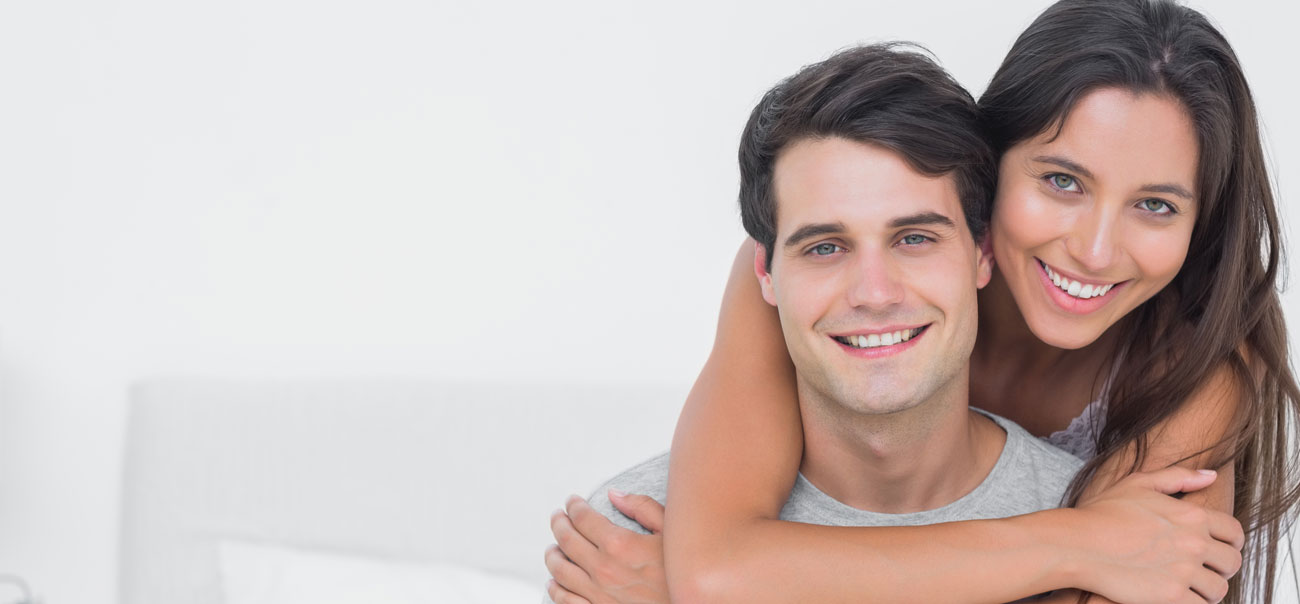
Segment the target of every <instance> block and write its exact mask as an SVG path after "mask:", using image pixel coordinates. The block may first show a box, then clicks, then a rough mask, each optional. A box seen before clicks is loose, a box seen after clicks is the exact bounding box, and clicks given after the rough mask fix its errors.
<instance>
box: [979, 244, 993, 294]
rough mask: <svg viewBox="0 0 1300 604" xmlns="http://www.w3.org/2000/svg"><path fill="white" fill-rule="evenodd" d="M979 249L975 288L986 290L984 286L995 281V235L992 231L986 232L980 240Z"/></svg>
mask: <svg viewBox="0 0 1300 604" xmlns="http://www.w3.org/2000/svg"><path fill="white" fill-rule="evenodd" d="M977 249H978V253H979V259H978V260H977V262H978V263H979V264H978V266H977V267H976V268H975V271H976V272H975V287H977V288H979V289H984V286H985V285H988V284H989V281H990V280H991V279H993V263H994V260H993V233H992V232H991V231H989V230H985V231H984V237H983V238H982V239H980V242H979V245H978V246H977Z"/></svg>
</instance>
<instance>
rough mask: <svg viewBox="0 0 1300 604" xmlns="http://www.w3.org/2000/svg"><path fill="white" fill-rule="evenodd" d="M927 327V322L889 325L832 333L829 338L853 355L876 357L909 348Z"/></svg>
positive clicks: (928, 325)
mask: <svg viewBox="0 0 1300 604" xmlns="http://www.w3.org/2000/svg"><path fill="white" fill-rule="evenodd" d="M929 327H930V324H929V323H927V324H925V325H920V326H917V327H897V328H895V327H890V328H885V329H879V330H863V331H855V332H851V333H843V334H834V335H831V336H830V338H831V339H832V340H835V342H836V343H837V344H839V345H840V347H841V348H843V349H845V350H846V351H849V352H850V353H852V354H854V356H863V357H867V358H877V357H881V356H888V355H891V354H894V353H897V352H902V351H903V350H905V349H907V348H911V347H912V344H913V341H914V340H916V339H918V338H920V337H921V334H923V333H925V331H926V329H928V328H929Z"/></svg>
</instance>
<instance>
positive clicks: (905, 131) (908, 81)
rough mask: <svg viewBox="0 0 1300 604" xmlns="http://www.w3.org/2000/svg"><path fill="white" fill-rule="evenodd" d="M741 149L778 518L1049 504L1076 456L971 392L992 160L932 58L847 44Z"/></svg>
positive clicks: (996, 511)
mask: <svg viewBox="0 0 1300 604" xmlns="http://www.w3.org/2000/svg"><path fill="white" fill-rule="evenodd" d="M740 163H741V192H740V202H741V212H742V218H743V221H744V224H745V228H746V230H747V231H748V232H749V234H750V235H751V236H752V237H753V238H754V240H755V241H756V242H757V245H756V254H755V260H754V272H755V274H756V276H757V278H758V279H759V281H760V283H761V286H762V291H763V296H764V298H765V299H766V300H767V301H768V302H769V303H770V304H772V305H774V306H776V308H777V311H778V314H779V315H780V321H781V328H782V331H783V333H784V335H785V341H786V345H787V347H788V348H789V352H790V357H791V359H792V360H793V361H794V364H795V369H796V374H797V383H798V393H799V405H800V413H801V415H802V419H803V430H804V442H805V448H804V456H803V461H802V465H801V467H800V475H799V477H798V479H797V482H796V484H795V485H794V489H793V491H792V493H791V494H790V498H789V500H788V501H787V502H786V504H785V507H784V509H783V511H782V513H781V516H782V518H783V519H786V520H793V521H798V522H804V523H810V524H827V525H858V526H878V525H879V526H884V525H913V524H932V523H940V522H948V521H953V520H966V519H976V518H995V517H1006V516H1013V515H1018V514H1023V513H1028V512H1033V511H1037V510H1041V509H1046V508H1051V507H1056V506H1058V505H1059V504H1060V502H1061V498H1062V495H1063V493H1064V491H1065V488H1066V486H1067V485H1068V483H1069V480H1070V478H1071V477H1072V476H1073V474H1074V472H1075V470H1076V469H1077V468H1078V467H1079V465H1080V462H1079V461H1078V460H1077V459H1075V458H1074V457H1072V456H1071V455H1069V454H1067V453H1065V452H1063V451H1060V450H1058V449H1055V448H1053V447H1051V446H1050V445H1047V444H1045V443H1043V442H1042V441H1040V440H1038V439H1036V438H1034V437H1032V436H1031V435H1029V434H1028V433H1027V432H1026V431H1025V430H1024V429H1022V428H1020V427H1019V426H1017V425H1015V424H1014V423H1011V422H1009V421H1007V420H1005V419H1002V418H998V417H994V416H991V415H988V414H985V413H982V412H978V411H974V410H971V409H970V408H969V407H968V404H967V387H968V386H967V381H968V375H969V356H970V353H971V349H972V347H973V346H974V342H975V332H976V323H977V315H976V302H975V296H976V291H977V289H978V288H980V287H983V286H984V285H985V284H987V283H988V281H989V279H990V276H991V271H992V258H991V255H990V253H989V251H988V247H987V246H983V245H982V243H984V241H983V238H984V236H985V232H986V227H987V220H988V215H989V203H990V200H991V198H992V192H993V187H994V172H995V159H994V153H993V151H992V149H991V148H990V147H989V145H988V143H987V142H986V141H985V140H984V138H983V137H982V136H981V134H980V130H979V128H978V125H977V120H976V114H975V104H974V102H973V100H972V99H971V98H970V96H969V94H967V93H966V92H965V90H963V89H962V88H961V87H960V86H959V85H958V84H957V83H956V82H955V81H953V80H952V79H951V77H950V76H948V75H947V74H946V73H945V72H944V71H943V70H942V69H941V68H939V67H938V66H937V65H935V64H934V63H933V62H931V61H930V60H929V59H928V58H926V57H925V56H923V55H921V54H918V53H915V52H912V51H909V50H903V49H899V48H897V47H896V46H892V45H877V46H866V47H861V48H855V49H851V50H847V51H844V52H841V53H839V54H837V55H835V56H833V57H831V58H830V59H828V60H826V61H823V62H821V63H818V64H815V65H812V66H809V67H806V68H805V69H803V70H802V71H800V72H799V73H798V74H796V75H794V76H793V77H791V78H790V79H787V80H786V81H784V82H782V83H781V84H779V85H777V86H776V87H775V88H774V89H773V90H771V91H770V92H769V93H768V94H767V95H766V96H765V97H764V98H763V99H762V101H760V102H759V104H758V106H757V107H756V108H755V109H754V112H753V114H752V115H751V117H750V120H749V123H748V125H747V126H746V128H745V132H744V136H743V138H742V142H741V153H740ZM667 475H668V458H667V455H662V456H659V457H657V458H654V459H651V460H650V461H647V462H645V463H643V464H640V465H638V466H636V467H634V468H632V469H630V470H628V471H627V472H624V473H623V474H620V475H619V476H617V477H615V478H614V479H613V480H611V481H609V482H608V483H607V484H605V485H604V486H602V487H601V488H600V489H597V491H596V496H594V497H592V501H591V504H590V505H591V506H592V507H593V508H595V509H596V510H598V511H599V512H600V513H602V514H603V515H604V516H606V517H608V518H609V519H610V520H611V521H612V522H613V523H614V524H617V525H619V526H623V527H626V528H630V529H633V530H638V531H641V532H645V531H644V529H642V528H641V526H640V525H638V524H637V523H636V522H634V521H633V520H631V519H629V518H627V517H625V516H623V515H622V514H621V513H619V512H618V511H617V510H616V509H615V508H614V507H613V506H612V505H610V503H609V502H608V500H607V498H606V497H605V494H606V492H607V491H609V490H610V489H613V490H615V491H622V492H629V493H645V494H648V495H650V496H651V497H653V498H655V499H657V500H659V501H663V500H664V499H665V495H666V483H667ZM617 496H618V495H617V494H616V495H615V497H617ZM575 522H577V520H576V519H575ZM553 526H554V525H553ZM558 534H560V533H559V532H557V535H558ZM562 544H563V543H562ZM557 555H558V556H559V557H560V559H562V558H563V556H562V554H558V552H551V553H548V567H553V568H552V570H553V574H554V572H555V568H554V564H553V563H558V562H559V559H556V556H557ZM556 578H557V579H560V577H559V576H558V575H557V577H556Z"/></svg>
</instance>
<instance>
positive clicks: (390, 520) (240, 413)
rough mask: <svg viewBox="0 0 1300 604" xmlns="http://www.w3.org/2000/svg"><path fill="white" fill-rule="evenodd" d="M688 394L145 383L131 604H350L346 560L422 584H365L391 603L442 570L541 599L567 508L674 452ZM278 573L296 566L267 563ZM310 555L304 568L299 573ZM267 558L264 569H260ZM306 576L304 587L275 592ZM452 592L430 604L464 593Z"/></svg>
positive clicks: (126, 514)
mask: <svg viewBox="0 0 1300 604" xmlns="http://www.w3.org/2000/svg"><path fill="white" fill-rule="evenodd" d="M686 390H687V388H686V387H685V386H684V385H635V384H632V385H629V384H616V385H613V384H612V385H590V384H587V385H566V384H487V383H459V384H453V383H433V382H421V381H392V380H353V381H233V380H201V379H159V380H150V381H146V382H143V383H140V384H139V385H137V386H136V387H134V388H133V391H132V393H131V414H130V420H129V426H128V435H127V450H126V457H125V475H124V478H123V480H124V488H123V501H122V529H121V530H122V532H121V552H120V554H121V555H120V561H121V562H120V581H119V591H120V593H119V596H120V598H119V601H120V602H122V603H123V604H246V603H251V602H272V601H275V602H293V601H299V600H301V601H318V602H319V601H320V600H319V595H318V596H314V597H313V596H310V595H309V594H310V590H311V589H313V588H314V589H317V590H318V592H322V593H329V594H333V596H334V597H335V601H343V600H342V599H340V598H343V596H342V595H339V594H340V593H341V592H343V591H346V589H344V588H341V587H338V586H335V585H334V584H333V583H331V582H337V581H341V580H343V579H341V577H346V576H350V575H349V574H348V573H352V574H353V575H357V576H358V577H360V578H358V579H357V580H363V578H368V579H369V580H370V581H371V582H372V583H374V582H376V580H375V579H374V578H375V577H389V578H388V579H385V580H382V581H378V582H382V583H386V584H389V585H392V584H394V583H401V582H402V581H405V580H408V579H409V580H410V581H417V578H418V580H419V581H423V583H422V585H423V589H424V590H425V591H423V592H420V593H421V594H424V595H421V596H420V597H419V598H415V597H414V596H411V595H410V594H407V595H406V596H402V597H408V596H409V599H407V600H403V599H401V597H389V596H384V595H382V594H379V592H374V593H373V594H372V595H373V596H374V597H373V598H372V597H366V599H369V600H372V601H374V602H379V601H382V600H388V601H392V602H399V601H400V602H407V601H412V602H413V601H417V600H418V601H421V602H423V601H426V598H434V596H435V594H434V593H433V588H432V587H430V586H433V585H441V583H438V581H452V582H453V583H455V582H457V581H459V582H460V583H459V584H460V585H461V587H462V588H465V589H469V588H466V587H464V586H466V585H480V586H481V585H486V584H481V583H473V581H479V580H482V581H497V580H500V581H509V582H513V585H515V586H516V587H518V586H520V585H524V586H527V590H529V591H530V592H531V593H530V597H531V599H530V601H533V602H535V601H538V600H539V599H540V597H541V594H542V584H543V581H544V579H545V578H546V572H545V568H544V567H543V565H542V562H541V560H542V552H543V548H544V547H545V545H546V544H548V543H550V541H551V540H550V533H549V530H548V516H549V514H550V512H551V511H552V510H554V509H556V508H557V507H559V506H560V505H561V504H562V502H563V500H564V498H565V497H566V496H567V495H568V494H570V493H575V492H576V493H581V494H584V495H585V494H587V493H588V492H589V491H590V490H591V489H592V488H593V487H595V486H596V485H598V484H600V483H601V482H602V481H603V480H605V479H607V478H609V477H610V476H612V475H614V474H616V473H617V472H619V471H620V470H621V469H623V468H625V467H627V466H629V465H632V464H634V463H636V462H638V461H641V460H643V459H645V458H648V457H650V456H652V455H654V454H656V453H658V452H661V451H663V450H665V449H667V447H668V445H669V441H670V439H671V435H672V428H673V425H674V422H675V421H676V417H677V413H678V411H679V409H680V406H681V401H682V400H684V397H685V393H686ZM258 556H261V557H258ZM277 556H278V557H277ZM286 556H288V558H286ZM289 559H292V562H286V560H289ZM276 565H279V566H276ZM273 566H275V567H276V568H279V569H280V570H277V571H276V572H278V573H280V575H279V576H271V574H273V573H270V571H267V570H266V569H268V568H270V567H273ZM309 567H310V568H311V569H313V570H311V571H310V572H307V571H303V572H299V573H298V575H296V576H295V577H294V578H293V579H292V580H290V579H288V578H286V577H287V576H288V570H285V569H290V568H296V569H298V570H301V569H303V568H309ZM358 569H360V570H358ZM394 569H396V570H394ZM421 569H423V571H427V572H423V571H422V572H423V574H419V575H417V574H413V573H417V571H421ZM381 570H383V571H388V572H389V574H387V575H384V574H382V573H380V571H381ZM253 571H257V572H260V573H262V575H263V576H261V577H259V578H256V579H249V578H248V577H247V576H246V575H248V574H249V573H250V572H253ZM241 573H242V574H243V575H245V576H242V577H240V576H235V575H240V574H241ZM313 573H314V574H313ZM374 573H380V574H374ZM393 573H396V574H393ZM402 573H406V574H402ZM393 577H405V578H406V579H402V580H395V579H393ZM439 577H441V579H439ZM448 577H451V578H450V579H448ZM467 577H468V578H467ZM426 579H427V580H426ZM238 581H243V584H242V585H241V584H239V583H238ZM276 581H278V583H276V584H275V585H271V583H272V582H276ZM467 581H468V583H467ZM290 582H296V583H297V584H298V587H297V590H298V591H297V594H298V595H297V596H294V597H289V596H286V595H284V593H280V594H279V595H278V596H277V595H274V594H272V593H271V592H272V591H274V590H276V589H278V590H281V592H283V590H284V589H286V588H285V586H284V585H285V584H286V583H290ZM417 582H418V581H417ZM411 584H412V585H414V583H411ZM250 586H251V587H250ZM533 590H535V591H533ZM418 591H419V590H418V589H415V590H414V591H412V592H411V593H415V592H418ZM472 591H479V592H481V591H483V590H482V589H481V588H474V589H472ZM503 593H504V592H503ZM513 593H519V591H518V589H516V591H515V592H513ZM443 596H445V597H443V599H441V600H439V599H436V598H434V599H430V600H427V601H452V600H449V599H447V598H448V597H451V598H454V596H446V594H443ZM295 597H296V598H298V599H297V600H295ZM259 598H261V599H259Z"/></svg>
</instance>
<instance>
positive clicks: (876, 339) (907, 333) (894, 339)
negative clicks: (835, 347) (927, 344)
mask: <svg viewBox="0 0 1300 604" xmlns="http://www.w3.org/2000/svg"><path fill="white" fill-rule="evenodd" d="M921 329H922V328H920V327H917V328H916V329H902V330H899V331H891V332H886V333H873V334H868V335H865V336H840V337H838V338H837V339H838V340H840V341H841V342H843V343H845V344H848V345H849V346H852V347H854V348H879V347H881V346H893V345H894V344H901V343H903V342H906V341H908V340H910V339H912V338H914V337H916V334H919V333H921Z"/></svg>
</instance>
